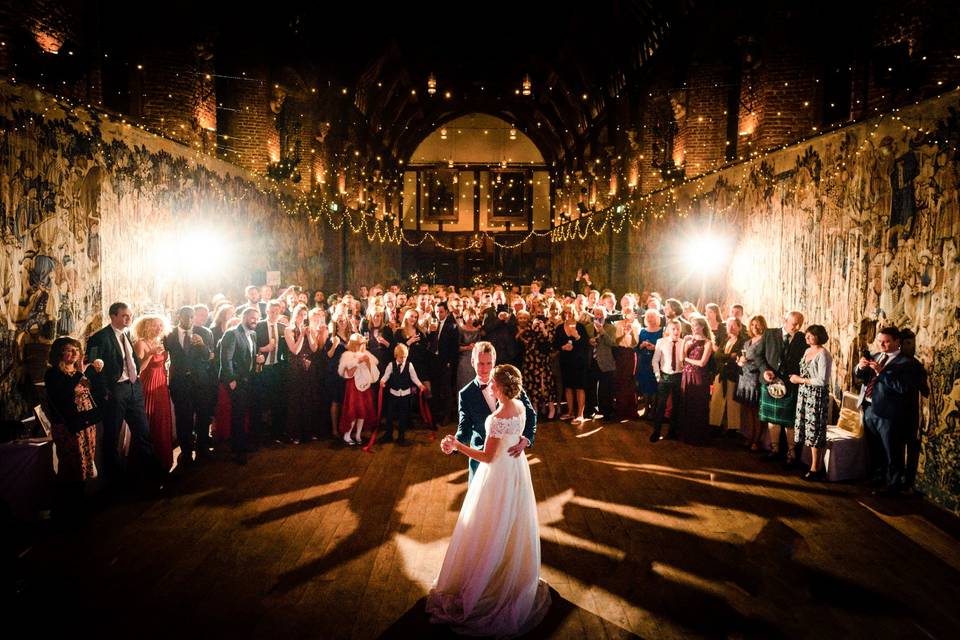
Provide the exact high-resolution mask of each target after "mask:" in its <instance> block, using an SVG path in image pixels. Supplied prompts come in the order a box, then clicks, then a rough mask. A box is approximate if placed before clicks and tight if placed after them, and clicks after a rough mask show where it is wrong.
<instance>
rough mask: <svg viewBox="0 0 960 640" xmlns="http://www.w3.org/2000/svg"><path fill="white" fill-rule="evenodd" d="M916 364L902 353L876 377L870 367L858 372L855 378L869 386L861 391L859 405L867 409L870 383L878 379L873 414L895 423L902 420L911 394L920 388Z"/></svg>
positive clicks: (873, 394)
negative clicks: (866, 397) (866, 395)
mask: <svg viewBox="0 0 960 640" xmlns="http://www.w3.org/2000/svg"><path fill="white" fill-rule="evenodd" d="M879 355H880V354H879V353H876V354H873V356H872V358H873V359H874V360H875V359H876V358H877V357H878V356H879ZM915 362H916V360H915V359H914V358H908V357H906V356H904V355H903V354H902V353H901V354H899V355H897V357H896V358H894V359H893V360H891V361H890V362H888V363H887V364H886V365H885V366H884V367H883V369H881V370H880V373H879V374H875V373H874V371H873V369H870V368H864V369H857V370H856V371H855V372H854V375H855V376H856V377H857V378H860V379H861V380H863V382H864V383H865V384H864V385H863V387H861V389H860V397H859V399H858V400H857V406H858V407H860V406H863V402H864V400H865V398H864V394H865V393H866V389H867V385H866V383H867V382H870V380H872V379H873V378H874V376H877V382H876V384H874V386H873V393H872V394H871V396H870V404H871V405H872V407H873V412H874V413H875V414H876V415H877V416H879V417H881V418H888V419H892V420H896V419H899V418H901V417H902V416H903V415H904V413H905V410H906V409H907V407H908V405H909V403H908V402H907V400H908V398H907V394H909V393H910V392H911V391H913V392H914V393H916V390H917V389H918V388H919V384H920V378H919V373H918V371H917V367H916V366H915Z"/></svg>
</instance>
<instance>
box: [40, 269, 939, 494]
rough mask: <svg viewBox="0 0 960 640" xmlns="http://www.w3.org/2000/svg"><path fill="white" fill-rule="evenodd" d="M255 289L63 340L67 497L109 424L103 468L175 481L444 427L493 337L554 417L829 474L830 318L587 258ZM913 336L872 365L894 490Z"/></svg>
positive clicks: (907, 425)
mask: <svg viewBox="0 0 960 640" xmlns="http://www.w3.org/2000/svg"><path fill="white" fill-rule="evenodd" d="M244 296H245V299H244V300H243V301H242V302H240V303H234V302H233V301H230V300H228V299H227V298H226V297H225V296H223V295H221V294H218V295H217V296H215V297H214V298H213V300H212V301H211V305H210V306H207V305H205V304H195V305H192V306H184V307H182V308H181V309H179V310H178V311H177V313H176V315H175V317H174V318H172V322H171V321H170V319H168V318H165V317H163V316H160V315H143V316H141V317H139V318H137V319H136V321H134V319H133V316H132V313H131V310H130V307H129V306H128V305H126V304H124V303H122V302H118V303H114V304H113V305H111V307H110V309H109V319H110V324H109V325H108V326H106V327H104V328H103V329H101V330H100V331H98V332H97V333H95V334H93V335H92V336H90V337H89V339H88V340H87V343H86V347H85V348H84V346H83V345H82V344H81V343H80V342H79V341H78V340H76V339H74V338H72V337H69V336H63V337H61V338H59V339H58V340H57V341H55V342H54V344H53V346H52V349H51V353H50V364H51V367H50V369H49V370H48V373H47V377H46V388H47V395H48V403H49V405H50V412H51V414H52V417H53V422H54V423H55V425H54V437H55V439H56V441H57V445H58V448H59V451H60V452H61V453H60V455H61V465H62V471H61V475H63V476H64V479H65V480H67V481H69V482H65V483H64V486H68V485H69V486H70V487H72V488H71V489H69V491H71V492H76V491H77V490H78V489H77V488H76V487H77V486H81V487H82V482H83V480H85V479H87V478H89V477H90V475H91V474H92V473H93V459H94V454H95V448H96V438H95V430H94V429H95V426H96V425H97V424H98V423H100V424H102V428H103V437H102V439H101V446H103V447H104V448H105V451H104V452H102V455H101V457H100V458H101V459H102V463H101V467H102V468H101V469H100V471H101V474H102V475H103V476H104V479H105V480H106V481H108V482H109V481H111V480H113V479H115V478H118V477H121V476H122V475H128V474H131V473H132V474H134V475H135V476H136V477H137V478H138V479H139V480H141V481H142V482H144V483H146V484H147V485H153V484H157V483H162V482H163V481H164V479H165V478H166V477H167V474H168V472H169V470H170V469H171V467H173V466H174V463H175V461H174V459H173V454H174V450H175V446H176V445H177V444H178V445H179V448H180V457H179V460H178V461H177V463H178V464H179V465H182V466H187V465H191V464H193V463H194V462H195V461H196V460H198V459H203V458H208V457H210V456H211V454H212V451H213V450H214V449H215V448H216V447H219V446H221V445H226V444H227V443H229V447H230V450H231V451H232V453H233V455H234V457H235V460H236V461H237V462H238V463H239V464H245V463H246V461H247V457H248V454H249V453H250V452H251V451H253V450H255V449H256V448H257V447H259V446H265V445H268V446H283V445H286V444H300V443H303V442H305V441H310V440H316V439H320V438H334V439H336V441H337V442H338V443H339V442H342V443H344V444H345V445H347V446H356V445H359V444H362V443H363V442H364V438H365V437H371V436H374V435H375V434H377V433H378V432H379V435H378V436H377V437H378V438H379V440H380V441H381V442H383V441H386V442H390V441H392V440H394V433H396V434H397V437H396V441H397V442H398V443H401V444H402V443H405V442H406V433H407V430H408V429H409V428H410V426H411V423H412V420H413V417H414V416H418V417H419V419H420V420H421V421H422V422H423V423H424V424H425V425H426V426H428V427H429V428H431V429H436V428H437V427H438V426H443V425H445V424H447V423H449V422H452V421H453V420H455V419H456V417H457V407H456V396H457V393H456V392H457V390H458V389H460V388H462V387H463V386H464V385H466V384H467V383H469V382H470V381H471V380H473V378H474V376H475V375H476V374H475V372H474V370H473V365H472V363H471V352H472V350H473V345H474V344H475V343H476V342H478V341H480V340H481V339H482V340H485V341H488V342H490V343H492V344H493V346H494V347H495V349H496V352H497V354H498V361H499V362H501V363H503V364H512V365H514V366H516V367H517V368H519V369H520V370H521V372H522V375H523V380H524V387H525V390H526V392H527V394H528V396H529V398H530V400H531V402H532V404H533V406H534V408H535V410H536V411H537V412H538V413H539V414H540V415H541V417H542V418H543V419H546V420H553V419H559V420H568V421H570V422H571V423H572V424H575V425H579V424H582V423H584V422H585V421H588V420H598V421H601V422H621V421H636V420H638V418H642V419H645V420H649V421H650V422H651V423H652V430H651V435H650V440H651V441H652V442H659V441H660V440H661V439H663V438H672V439H679V440H681V441H684V442H687V443H691V444H702V443H704V442H707V441H708V440H709V438H710V437H711V436H712V435H719V434H722V433H724V432H727V433H730V434H739V435H741V436H742V438H743V444H744V446H745V447H746V448H747V449H749V450H750V451H761V450H762V449H763V448H764V447H763V444H764V442H768V446H767V450H766V452H765V456H766V457H767V458H768V459H771V460H776V459H782V460H783V461H784V462H785V463H786V464H788V465H790V466H793V465H794V464H795V463H796V461H797V456H798V450H799V449H800V448H801V447H802V446H806V447H809V448H810V452H811V454H812V455H811V464H810V465H809V467H808V468H806V469H805V470H804V471H805V472H804V474H803V477H804V478H805V479H807V480H823V479H825V473H824V465H823V453H824V450H825V446H826V433H827V422H828V418H829V413H830V411H829V409H830V406H831V400H830V392H829V391H830V384H831V369H832V366H833V365H832V363H833V358H832V357H831V354H830V352H829V350H828V349H827V344H828V336H827V332H826V330H825V329H824V327H823V326H822V325H818V324H810V325H807V326H806V327H805V328H804V322H805V319H804V316H803V314H802V313H800V312H798V311H792V312H790V313H787V314H786V315H785V316H784V317H783V319H782V324H781V325H780V326H777V327H769V326H768V323H767V320H766V318H764V316H762V315H759V314H757V315H751V316H747V315H745V313H744V309H743V306H742V305H738V304H734V305H732V306H731V307H730V309H729V313H723V311H722V310H721V308H720V307H719V306H718V305H717V304H713V303H710V304H707V305H706V306H705V307H704V309H703V313H701V312H700V311H699V310H698V309H697V308H696V307H695V306H694V305H693V304H691V303H690V302H681V301H680V300H677V299H672V298H668V299H663V298H662V297H661V296H660V294H658V293H655V292H650V293H644V294H642V295H638V294H634V293H627V294H624V295H623V296H621V297H620V298H619V299H618V298H617V296H616V295H615V294H614V293H613V292H610V291H603V292H601V291H598V290H597V289H594V288H593V287H592V283H590V281H589V274H587V273H584V272H581V273H579V274H578V277H577V281H576V282H575V283H574V289H573V290H569V291H557V290H556V289H554V288H553V287H550V286H546V287H544V286H542V285H541V283H539V282H533V283H531V285H530V286H529V287H527V288H525V290H521V288H520V287H512V288H504V287H501V286H494V287H492V288H477V289H459V290H456V289H454V288H453V287H449V288H445V287H437V288H435V289H434V290H430V288H429V287H428V286H427V285H422V286H420V287H419V288H418V289H417V290H416V291H415V292H412V293H409V294H408V293H407V292H405V291H402V290H401V289H400V288H399V287H398V286H396V285H394V286H390V287H382V286H379V285H376V286H372V287H369V288H368V287H360V288H359V290H358V291H357V295H354V294H353V293H352V292H344V293H342V294H340V293H338V294H331V295H330V296H329V297H328V296H327V295H325V294H324V293H323V292H322V291H314V292H312V293H308V292H306V291H304V290H302V289H301V288H300V287H295V286H291V287H288V288H287V289H285V290H283V291H280V292H278V293H275V292H274V291H273V289H272V288H271V287H269V286H262V287H256V286H248V287H247V288H246V290H245V292H244ZM171 324H172V325H174V326H171ZM911 338H912V336H909V335H905V334H902V333H901V332H899V331H898V330H897V329H896V328H895V327H885V328H883V329H881V330H880V333H879V336H878V340H877V345H878V349H879V351H878V353H876V354H870V353H865V354H864V357H863V358H862V359H861V361H860V362H859V363H858V367H857V371H856V374H857V376H858V377H859V378H861V379H862V380H863V388H862V391H861V399H860V405H861V408H862V410H863V424H864V427H865V432H866V437H867V438H868V441H869V443H870V451H871V460H872V465H873V467H872V476H871V479H872V480H875V481H876V482H877V483H879V484H880V485H882V486H881V490H882V491H884V492H887V493H894V492H897V491H900V490H902V489H903V488H904V487H906V486H907V485H908V484H909V483H910V482H912V473H913V471H911V469H910V468H909V467H908V465H907V464H906V463H905V460H910V459H911V456H912V457H913V458H915V457H916V456H915V455H914V454H915V452H916V451H917V450H918V446H919V440H918V435H917V432H916V424H917V423H918V421H917V413H918V411H919V399H918V394H919V393H927V392H928V391H927V389H926V382H925V379H926V378H925V373H924V371H923V367H922V365H920V363H919V361H918V360H916V358H915V357H914V356H913V353H912V352H911V350H910V349H911V347H910V345H909V343H910V339H911ZM83 363H86V365H85V366H84V365H83ZM124 422H125V423H126V424H127V426H128V427H129V431H130V441H129V455H124V452H123V451H122V447H121V446H120V436H121V425H122V423H124ZM394 424H396V432H395V431H394ZM664 424H666V426H667V430H666V433H664V430H663V427H664ZM765 436H768V437H765ZM905 448H906V449H908V450H909V452H910V455H907V456H906V457H905V455H904V449H905ZM64 453H65V454H66V462H64V460H65V458H64Z"/></svg>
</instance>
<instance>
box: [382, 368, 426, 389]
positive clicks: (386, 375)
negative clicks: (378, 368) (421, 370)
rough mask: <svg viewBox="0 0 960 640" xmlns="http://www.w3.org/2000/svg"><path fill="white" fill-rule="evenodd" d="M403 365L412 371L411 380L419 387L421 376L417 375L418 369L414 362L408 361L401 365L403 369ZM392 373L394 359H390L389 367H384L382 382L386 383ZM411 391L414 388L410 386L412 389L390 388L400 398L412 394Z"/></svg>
mask: <svg viewBox="0 0 960 640" xmlns="http://www.w3.org/2000/svg"><path fill="white" fill-rule="evenodd" d="M403 367H406V368H407V370H408V371H409V372H410V380H411V382H413V384H415V385H417V387H419V386H420V385H421V384H422V383H421V382H420V378H418V377H417V370H416V369H414V367H413V363H412V362H409V361H407V362H406V364H403V365H401V369H402V368H403ZM391 373H393V361H392V360H391V361H390V363H389V364H387V368H386V369H384V371H383V377H382V378H380V382H383V383H386V381H387V380H389V379H390V374H391ZM411 393H413V389H412V388H410V389H390V395H392V396H397V397H398V398H402V397H403V396H408V395H410V394H411Z"/></svg>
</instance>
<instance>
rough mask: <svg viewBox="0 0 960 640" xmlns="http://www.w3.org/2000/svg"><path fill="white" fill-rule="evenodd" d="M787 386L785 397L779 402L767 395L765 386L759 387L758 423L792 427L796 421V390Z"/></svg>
mask: <svg viewBox="0 0 960 640" xmlns="http://www.w3.org/2000/svg"><path fill="white" fill-rule="evenodd" d="M791 386H792V385H788V386H787V395H785V396H783V397H782V398H780V399H779V400H777V399H776V398H774V397H772V396H771V395H770V394H769V393H767V385H765V384H761V385H760V422H772V423H773V424H779V425H785V426H788V427H792V426H793V425H794V423H795V422H796V420H797V389H796V387H793V388H791Z"/></svg>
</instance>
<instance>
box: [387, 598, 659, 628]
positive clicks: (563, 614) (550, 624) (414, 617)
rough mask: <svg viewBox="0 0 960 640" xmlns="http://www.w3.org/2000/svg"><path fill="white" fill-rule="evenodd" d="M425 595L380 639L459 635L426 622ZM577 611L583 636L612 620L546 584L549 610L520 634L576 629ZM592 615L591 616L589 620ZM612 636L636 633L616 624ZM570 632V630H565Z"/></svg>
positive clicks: (577, 625)
mask: <svg viewBox="0 0 960 640" xmlns="http://www.w3.org/2000/svg"><path fill="white" fill-rule="evenodd" d="M426 604H427V598H426V597H423V598H420V599H419V600H417V602H416V604H414V605H413V606H412V607H411V608H410V609H409V610H408V611H407V612H406V613H405V614H403V616H401V617H400V618H399V619H398V620H397V621H396V622H394V623H393V624H392V625H390V627H389V628H387V630H386V631H384V632H383V633H382V634H380V638H381V639H383V640H390V639H396V640H408V639H409V638H429V639H431V640H440V639H445V638H459V637H461V636H458V635H457V634H455V633H454V632H453V631H451V630H450V629H449V628H448V627H445V626H442V625H437V624H430V616H429V615H428V614H427V611H426ZM575 614H578V615H579V616H580V617H581V619H582V621H583V627H584V634H583V635H584V637H586V636H587V629H596V628H600V627H602V626H604V625H605V626H607V627H608V633H609V627H611V625H612V623H611V622H609V621H607V620H604V619H603V618H601V617H600V616H598V615H596V614H594V613H591V612H589V611H587V610H586V609H583V608H581V607H578V606H577V605H575V604H573V603H572V602H570V601H569V600H566V599H564V598H563V596H561V595H560V594H559V593H557V591H556V590H555V589H554V588H553V587H551V588H550V611H549V612H547V615H546V617H545V618H544V619H543V622H541V623H540V624H539V625H538V626H537V627H536V628H535V629H534V630H533V631H531V632H530V633H528V634H526V635H524V636H522V637H523V638H527V639H529V640H539V639H541V638H544V639H545V638H551V637H553V635H554V633H555V632H556V631H558V630H559V629H560V628H561V627H563V626H564V625H570V624H572V625H574V628H575V629H576V628H577V627H579V625H580V622H579V621H571V620H570V618H571V616H573V615H575ZM591 618H592V620H591ZM613 626H614V627H615V629H616V637H618V638H639V637H640V636H638V635H636V634H634V633H631V632H629V631H627V630H626V629H622V628H620V627H616V626H615V625H613ZM567 635H571V634H569V633H568V634H567Z"/></svg>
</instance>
